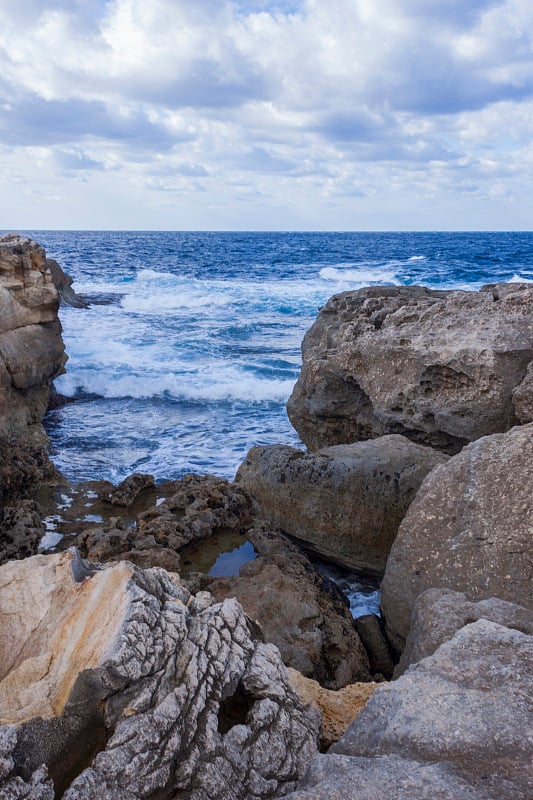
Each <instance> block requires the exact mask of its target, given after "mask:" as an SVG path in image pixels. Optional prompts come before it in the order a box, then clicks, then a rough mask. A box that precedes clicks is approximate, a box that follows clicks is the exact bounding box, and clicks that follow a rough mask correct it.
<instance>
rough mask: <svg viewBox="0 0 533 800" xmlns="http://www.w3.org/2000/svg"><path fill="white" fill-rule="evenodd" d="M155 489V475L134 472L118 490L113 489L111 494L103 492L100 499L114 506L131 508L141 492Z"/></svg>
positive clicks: (120, 484)
mask: <svg viewBox="0 0 533 800" xmlns="http://www.w3.org/2000/svg"><path fill="white" fill-rule="evenodd" d="M154 488H155V480H154V476H153V475H146V474H145V473H142V472H132V474H131V475H128V477H127V478H124V480H123V481H122V482H121V483H119V485H118V486H117V487H116V488H113V489H111V490H110V491H109V492H105V491H103V492H101V494H100V499H101V500H104V501H105V502H106V503H111V505H113V506H126V507H127V508H129V506H131V505H133V503H134V502H135V500H136V499H137V497H138V496H139V494H140V493H141V492H146V491H147V490H149V489H154Z"/></svg>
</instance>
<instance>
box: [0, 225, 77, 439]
mask: <svg viewBox="0 0 533 800" xmlns="http://www.w3.org/2000/svg"><path fill="white" fill-rule="evenodd" d="M58 307H59V297H58V293H57V290H56V288H55V286H54V282H53V280H52V275H51V274H50V271H49V270H48V269H47V266H46V255H45V251H44V248H42V247H41V246H40V245H38V244H36V242H33V241H31V239H26V238H24V237H22V236H19V235H18V234H9V235H7V236H2V237H0V435H4V436H13V435H19V434H24V433H26V432H27V428H28V427H30V426H33V425H38V424H40V422H41V420H42V418H43V416H44V413H45V411H46V408H47V405H48V397H49V393H50V385H51V382H52V380H53V379H54V378H55V377H57V376H58V375H61V373H62V372H64V371H65V370H64V365H65V362H66V360H67V359H66V356H65V352H64V351H65V347H64V345H63V340H62V339H61V325H60V322H59V320H58V316H57V310H58Z"/></svg>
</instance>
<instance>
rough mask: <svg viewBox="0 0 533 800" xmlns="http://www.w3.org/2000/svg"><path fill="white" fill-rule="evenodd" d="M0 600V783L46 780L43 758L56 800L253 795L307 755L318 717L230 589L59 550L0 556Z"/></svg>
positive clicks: (287, 782)
mask: <svg viewBox="0 0 533 800" xmlns="http://www.w3.org/2000/svg"><path fill="white" fill-rule="evenodd" d="M0 612H1V613H3V614H4V615H5V617H4V618H5V624H4V625H3V626H2V628H1V629H0V709H1V712H0V713H1V719H0V743H1V742H3V743H4V748H3V751H2V752H1V753H0V756H1V758H0V769H3V774H2V778H1V779H2V780H3V783H2V784H0V785H2V787H3V788H4V789H5V787H6V786H7V787H9V786H10V785H13V782H16V781H19V783H20V782H26V783H28V782H31V780H34V781H35V780H36V776H37V778H39V775H40V776H41V777H40V778H39V781H40V784H39V785H40V786H42V785H45V783H44V779H45V774H44V773H43V772H41V773H39V770H40V769H41V765H43V764H44V765H45V766H46V767H47V768H48V770H49V774H50V778H51V779H52V780H53V782H54V788H55V791H56V794H57V795H62V796H63V797H64V800H137V799H138V798H143V799H144V800H155V799H156V798H161V797H163V796H165V797H175V796H178V795H179V796H182V797H187V798H189V800H208V799H212V800H215V798H219V799H220V800H226V799H227V800H241V798H242V800H245V798H247V799H249V800H255V799H256V798H269V797H275V796H279V794H280V793H281V792H282V789H283V788H284V787H285V788H286V789H287V790H291V789H292V788H294V785H295V781H296V780H297V779H298V777H300V776H301V775H302V774H303V773H304V772H305V769H306V767H307V764H308V762H309V760H310V758H311V757H312V755H313V754H314V753H315V752H316V744H315V737H316V734H317V730H318V719H317V717H316V715H314V714H313V713H312V712H311V711H305V710H304V709H303V708H302V706H301V704H300V702H299V700H298V698H297V696H296V695H295V693H294V692H293V691H292V689H291V688H290V686H289V684H288V676H287V673H286V670H285V668H284V667H283V665H282V663H281V660H280V658H279V653H278V651H277V650H276V648H275V647H273V646H272V645H266V644H263V643H260V642H258V641H257V640H254V638H253V636H252V634H251V630H250V627H249V625H248V623H247V620H246V618H245V616H244V614H243V612H242V609H241V608H240V606H239V605H238V603H237V602H236V601H235V600H227V601H225V602H223V603H216V604H214V603H213V602H212V598H211V596H210V595H209V594H208V593H206V592H204V593H199V594H197V595H195V596H192V595H190V593H189V592H188V591H187V590H186V589H185V587H184V586H183V585H182V584H181V583H180V581H179V579H178V578H177V577H172V576H169V575H168V573H166V572H164V571H163V570H159V569H153V570H144V571H143V570H139V569H137V568H136V567H134V566H133V565H132V564H128V563H124V562H123V563H120V564H117V565H116V566H114V567H107V568H98V567H95V566H94V565H90V564H88V563H87V562H84V561H83V560H82V559H81V558H80V557H79V555H78V554H77V553H76V551H74V550H71V551H68V552H67V553H62V554H60V555H55V556H35V557H33V558H31V559H26V560H25V561H20V562H9V563H8V564H6V565H4V566H3V567H2V568H0ZM7 612H9V613H7ZM2 725H3V726H4V727H1V726H2ZM13 731H14V732H15V735H13ZM36 771H37V772H36ZM32 776H33V778H32ZM0 791H1V789H0ZM39 791H40V789H39ZM8 796H10V795H8ZM14 796H18V795H14ZM21 796H25V795H21ZM35 796H36V797H39V798H40V797H43V798H45V797H46V799H47V800H48V797H49V795H48V796H46V795H43V794H39V795H35Z"/></svg>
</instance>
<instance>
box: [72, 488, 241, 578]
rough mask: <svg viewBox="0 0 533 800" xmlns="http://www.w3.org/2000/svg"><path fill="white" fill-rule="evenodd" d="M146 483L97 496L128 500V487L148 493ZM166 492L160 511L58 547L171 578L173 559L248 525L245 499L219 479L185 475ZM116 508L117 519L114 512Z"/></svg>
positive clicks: (84, 533)
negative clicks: (198, 544) (152, 569)
mask: <svg viewBox="0 0 533 800" xmlns="http://www.w3.org/2000/svg"><path fill="white" fill-rule="evenodd" d="M150 477H151V476H144V478H145V479H146V478H150ZM150 483H151V481H150V480H143V481H141V482H140V483H139V481H136V480H134V476H133V475H130V476H129V477H128V478H126V480H125V481H123V484H121V485H120V487H117V488H116V489H114V488H113V486H112V484H109V485H108V487H107V488H106V489H105V490H102V491H101V492H99V494H100V496H105V497H109V496H110V497H118V498H119V499H121V498H122V499H124V498H127V499H129V497H131V489H132V486H139V485H141V484H142V486H143V491H145V490H146V491H149V489H150ZM124 487H126V488H124ZM167 487H168V488H167V490H166V494H169V495H170V496H168V497H167V498H166V500H165V501H164V502H163V503H161V504H160V505H158V506H153V507H152V508H149V509H148V510H146V511H143V512H142V513H140V514H138V516H137V519H136V522H135V524H134V525H133V526H131V525H126V524H125V522H124V520H123V519H122V518H120V517H112V518H111V519H109V520H108V522H107V523H105V524H104V525H102V526H101V527H99V526H97V527H92V528H89V529H87V530H84V531H82V532H81V533H80V534H78V535H76V536H74V537H66V538H65V539H64V540H63V542H62V543H61V544H60V545H59V547H60V548H63V547H70V546H75V547H77V548H78V550H79V551H80V553H81V555H82V557H83V558H87V559H89V560H90V561H99V562H103V561H117V560H120V559H127V560H129V561H133V562H134V563H135V564H137V565H138V566H140V567H143V568H148V567H156V566H157V567H163V568H164V569H168V570H170V571H176V572H177V571H178V570H179V568H180V556H179V553H180V552H181V551H183V550H184V549H185V548H186V547H187V546H188V545H192V544H194V543H196V542H200V541H202V540H203V539H208V538H209V537H210V536H213V535H215V534H219V533H226V532H231V531H235V532H244V531H246V530H247V529H248V528H249V527H250V526H251V525H252V522H253V509H252V505H253V504H252V500H251V498H250V497H248V496H247V495H246V493H245V492H243V490H242V489H241V488H240V487H236V486H234V485H233V484H231V483H229V482H228V481H226V480H224V479H223V478H216V477H214V476H213V475H185V476H184V477H183V478H182V479H181V480H177V481H172V482H169V483H168V484H167ZM170 487H172V489H171V488H170ZM116 508H117V511H119V512H120V513H123V511H122V509H121V508H120V506H118V505H117V507H116ZM103 511H104V510H103V509H101V512H102V513H103ZM113 513H116V512H115V511H114V512H113Z"/></svg>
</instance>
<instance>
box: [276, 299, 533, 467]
mask: <svg viewBox="0 0 533 800" xmlns="http://www.w3.org/2000/svg"><path fill="white" fill-rule="evenodd" d="M302 356H303V366H302V371H301V374H300V377H299V379H298V382H297V383H296V386H295V388H294V391H293V394H292V396H291V397H290V399H289V402H288V405H287V411H288V414H289V417H290V420H291V422H292V424H293V425H294V427H295V428H296V430H297V431H298V433H299V434H300V437H301V438H302V440H303V441H304V442H305V444H306V445H307V446H308V447H309V448H310V449H312V450H317V449H319V448H321V447H325V446H328V445H334V444H340V443H346V442H354V441H358V440H360V439H369V438H373V437H376V436H382V435H383V434H386V433H401V434H404V435H405V436H408V437H409V438H410V439H412V440H413V441H415V442H420V443H422V444H426V445H431V446H433V447H438V448H440V449H442V450H444V451H445V452H448V453H456V452H458V451H459V450H460V449H461V447H463V446H464V445H465V444H466V443H467V442H469V441H473V440H475V439H478V438H480V437H481V436H486V435H488V434H491V433H499V432H503V431H506V430H508V429H509V428H511V427H512V426H513V425H516V424H517V423H518V422H519V421H520V420H523V419H524V414H525V413H526V412H525V411H524V407H525V405H526V403H525V400H524V398H523V397H522V394H521V393H520V392H518V394H515V395H514V396H513V391H514V390H516V389H517V388H518V387H519V386H520V384H521V382H522V381H523V379H524V376H525V374H526V370H527V368H528V364H530V362H531V361H533V286H531V285H529V284H501V285H497V286H486V287H483V289H481V290H480V291H479V292H468V291H453V292H452V291H432V290H429V289H424V288H422V287H420V286H411V287H372V288H367V289H360V290H358V291H353V292H344V293H343V294H339V295H336V296H334V297H332V298H331V299H330V300H329V302H328V303H327V304H326V305H325V306H324V308H323V309H322V310H321V311H320V313H319V316H318V318H317V320H316V322H315V324H314V325H313V326H312V328H311V329H310V330H309V331H308V332H307V334H306V336H305V338H304V341H303V344H302ZM529 387H531V380H529ZM515 403H516V406H515ZM529 405H530V404H529ZM528 407H529V406H528ZM526 418H527V416H526Z"/></svg>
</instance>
